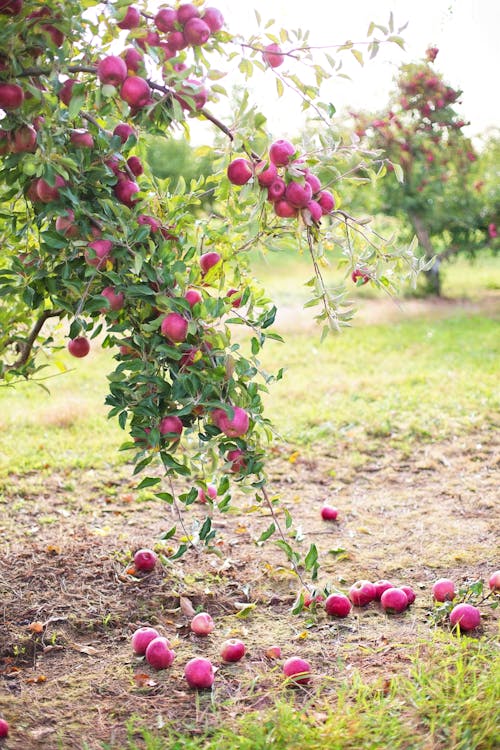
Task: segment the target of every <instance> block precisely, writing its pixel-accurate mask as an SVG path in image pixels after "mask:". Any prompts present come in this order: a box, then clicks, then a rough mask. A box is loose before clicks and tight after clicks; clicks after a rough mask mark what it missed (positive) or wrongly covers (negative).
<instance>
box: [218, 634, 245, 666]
mask: <svg viewBox="0 0 500 750" xmlns="http://www.w3.org/2000/svg"><path fill="white" fill-rule="evenodd" d="M245 651H246V649H245V644H244V643H243V641H240V640H239V639H238V638H229V639H228V640H227V641H224V643H223V644H222V648H221V652H220V655H221V658H222V660H223V661H228V662H235V661H239V660H240V659H242V658H243V656H244V655H245Z"/></svg>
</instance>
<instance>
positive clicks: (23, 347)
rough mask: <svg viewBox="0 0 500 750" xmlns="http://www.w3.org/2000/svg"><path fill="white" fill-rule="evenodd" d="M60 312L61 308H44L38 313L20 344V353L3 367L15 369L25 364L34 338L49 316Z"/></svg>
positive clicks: (52, 316) (56, 315)
mask: <svg viewBox="0 0 500 750" xmlns="http://www.w3.org/2000/svg"><path fill="white" fill-rule="evenodd" d="M61 313H62V310H45V312H43V313H42V314H41V315H40V317H39V318H38V320H37V321H36V323H35V325H34V326H33V328H32V329H31V331H30V334H29V336H28V338H27V339H26V341H25V342H24V343H23V344H22V345H21V354H20V356H19V357H18V358H17V359H16V361H15V362H13V363H12V364H11V365H7V366H6V368H5V369H6V370H17V368H18V367H22V366H23V365H25V364H26V362H27V361H28V359H29V356H30V354H31V350H32V349H33V345H34V343H35V341H36V339H37V337H38V335H39V333H40V331H41V330H42V328H43V326H44V324H45V322H46V321H47V320H48V319H49V318H57V317H59V316H60V315H61Z"/></svg>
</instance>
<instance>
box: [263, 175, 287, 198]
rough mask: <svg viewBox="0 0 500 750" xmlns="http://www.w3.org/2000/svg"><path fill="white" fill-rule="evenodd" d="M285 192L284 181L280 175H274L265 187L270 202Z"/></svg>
mask: <svg viewBox="0 0 500 750" xmlns="http://www.w3.org/2000/svg"><path fill="white" fill-rule="evenodd" d="M285 192H286V182H285V180H282V179H281V177H276V179H275V180H273V181H272V182H271V184H270V185H269V187H268V188H267V198H268V200H270V201H271V203H276V202H277V201H279V200H281V199H282V198H283V196H284V195H285Z"/></svg>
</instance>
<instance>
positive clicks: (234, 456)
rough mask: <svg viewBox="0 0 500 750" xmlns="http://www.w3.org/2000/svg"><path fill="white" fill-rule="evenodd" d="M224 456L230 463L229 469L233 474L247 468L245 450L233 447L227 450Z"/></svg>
mask: <svg viewBox="0 0 500 750" xmlns="http://www.w3.org/2000/svg"><path fill="white" fill-rule="evenodd" d="M226 458H227V460H228V462H229V463H230V464H231V468H230V471H232V472H233V474H239V473H240V472H243V471H245V469H246V468H247V462H246V460H245V452H244V451H242V450H241V448H235V449H234V450H232V451H228V453H227V456H226Z"/></svg>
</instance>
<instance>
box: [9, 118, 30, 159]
mask: <svg viewBox="0 0 500 750" xmlns="http://www.w3.org/2000/svg"><path fill="white" fill-rule="evenodd" d="M34 151H36V130H35V128H34V127H32V126H31V125H23V126H22V127H20V128H19V129H18V130H15V131H14V142H13V143H12V152H13V153H14V154H21V153H24V152H27V153H33V152H34Z"/></svg>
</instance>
